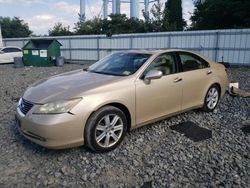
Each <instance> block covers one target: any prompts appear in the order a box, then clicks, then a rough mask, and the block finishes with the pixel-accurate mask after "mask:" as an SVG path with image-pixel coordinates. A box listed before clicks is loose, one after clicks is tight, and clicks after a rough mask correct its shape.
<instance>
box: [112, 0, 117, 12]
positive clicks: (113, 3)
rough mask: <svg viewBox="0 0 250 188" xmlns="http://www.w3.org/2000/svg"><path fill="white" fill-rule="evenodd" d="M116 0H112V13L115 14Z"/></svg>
mask: <svg viewBox="0 0 250 188" xmlns="http://www.w3.org/2000/svg"><path fill="white" fill-rule="evenodd" d="M116 13H117V12H116V0H112V14H116Z"/></svg>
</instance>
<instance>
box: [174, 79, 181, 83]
mask: <svg viewBox="0 0 250 188" xmlns="http://www.w3.org/2000/svg"><path fill="white" fill-rule="evenodd" d="M180 81H182V78H175V79H174V83H177V82H180Z"/></svg>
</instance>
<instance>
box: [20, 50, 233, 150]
mask: <svg viewBox="0 0 250 188" xmlns="http://www.w3.org/2000/svg"><path fill="white" fill-rule="evenodd" d="M227 83H228V79H227V74H226V69H225V67H224V66H223V65H221V64H218V63H215V62H213V61H211V60H209V59H207V58H206V57H204V56H202V55H200V54H197V53H195V52H190V51H185V50H158V51H127V52H118V53H114V54H111V55H109V56H107V57H106V58H104V59H102V60H100V61H98V62H97V63H95V64H93V65H92V66H90V67H89V68H88V69H86V70H76V71H72V72H68V73H64V74H60V75H57V76H53V77H51V78H47V79H44V80H41V81H39V82H37V83H35V84H33V85H32V86H30V87H29V88H28V89H27V90H26V91H25V93H24V94H23V96H22V97H21V99H20V101H19V103H18V106H17V114H16V119H17V124H18V127H19V130H20V132H21V133H22V134H23V135H24V136H25V137H26V138H28V139H30V140H32V141H33V142H35V143H37V144H40V145H42V146H45V147H48V148H54V149H60V148H68V147H73V146H79V145H84V144H85V145H86V146H88V147H89V148H90V149H91V150H93V151H95V152H106V151H110V150H112V149H114V148H115V147H117V145H118V144H119V143H120V142H121V141H122V139H123V137H124V136H125V134H126V133H127V132H128V131H129V130H131V129H134V128H137V127H140V126H142V125H145V124H148V123H151V122H153V121H157V120H160V119H164V118H166V117H169V116H173V115H175V114H179V113H182V112H185V111H188V110H191V109H195V108H202V109H203V110H204V111H205V112H210V111H213V110H214V109H215V108H216V106H217V104H218V102H219V99H220V97H222V96H223V95H224V93H225V89H226V86H227Z"/></svg>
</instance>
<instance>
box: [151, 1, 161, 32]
mask: <svg viewBox="0 0 250 188" xmlns="http://www.w3.org/2000/svg"><path fill="white" fill-rule="evenodd" d="M162 5H163V4H162V3H160V0H157V1H156V3H154V4H153V6H152V8H151V10H150V12H151V13H152V15H153V18H152V20H151V24H152V27H153V32H160V31H162V25H163V24H162V18H163V13H162V7H163V6H162Z"/></svg>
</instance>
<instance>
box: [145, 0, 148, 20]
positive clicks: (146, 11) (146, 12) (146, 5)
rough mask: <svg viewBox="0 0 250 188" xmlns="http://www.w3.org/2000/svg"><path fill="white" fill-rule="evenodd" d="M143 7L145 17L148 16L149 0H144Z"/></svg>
mask: <svg viewBox="0 0 250 188" xmlns="http://www.w3.org/2000/svg"><path fill="white" fill-rule="evenodd" d="M144 7H145V10H144V11H145V14H146V16H147V18H148V17H149V8H148V7H149V0H144Z"/></svg>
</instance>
